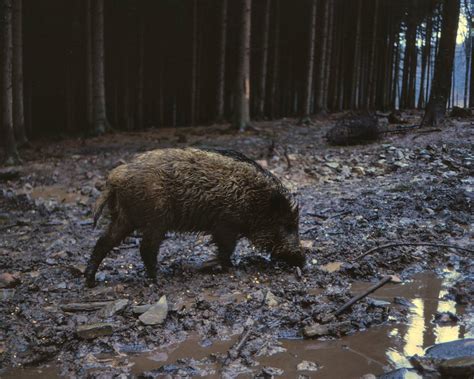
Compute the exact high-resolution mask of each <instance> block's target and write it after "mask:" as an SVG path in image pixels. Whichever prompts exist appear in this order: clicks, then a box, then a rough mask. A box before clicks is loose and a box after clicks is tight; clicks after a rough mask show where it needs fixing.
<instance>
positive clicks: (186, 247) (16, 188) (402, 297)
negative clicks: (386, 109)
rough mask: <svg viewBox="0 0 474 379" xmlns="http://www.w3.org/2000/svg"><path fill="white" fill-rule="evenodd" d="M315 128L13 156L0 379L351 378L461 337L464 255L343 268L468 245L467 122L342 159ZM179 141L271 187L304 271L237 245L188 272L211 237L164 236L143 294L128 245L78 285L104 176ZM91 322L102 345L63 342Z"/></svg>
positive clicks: (4, 196) (467, 320) (473, 156)
mask: <svg viewBox="0 0 474 379" xmlns="http://www.w3.org/2000/svg"><path fill="white" fill-rule="evenodd" d="M413 117H414V118H415V117H417V116H416V115H415V116H413ZM330 124H331V121H330V122H328V123H327V124H326V123H325V124H319V123H316V125H315V126H309V127H296V126H295V125H294V123H293V121H291V120H282V121H280V122H277V123H262V124H261V125H259V129H260V130H259V132H258V133H256V132H249V133H246V134H239V135H233V134H229V133H228V132H227V131H226V129H225V127H213V128H210V129H208V130H205V129H203V128H194V129H189V130H186V131H185V132H186V135H187V136H188V137H187V141H186V143H182V142H179V141H181V140H182V139H180V138H179V136H177V135H176V134H175V133H174V131H172V130H159V131H149V132H145V133H130V134H117V135H111V136H108V137H104V138H96V139H91V140H86V141H73V140H66V141H62V142H60V143H58V144H55V145H54V146H51V145H47V144H45V145H42V144H40V143H38V144H37V145H36V146H35V147H34V150H30V151H25V153H24V154H23V155H24V156H25V157H26V163H25V167H23V168H22V169H21V174H20V176H19V178H17V179H14V180H9V181H5V182H2V183H0V184H1V192H0V235H1V239H0V262H1V263H0V274H1V275H2V277H1V281H0V284H1V285H0V301H1V308H0V320H1V323H0V364H1V370H2V371H0V375H1V377H2V378H3V377H5V378H12V377H25V378H28V377H43V378H51V377H55V376H57V377H64V376H79V377H83V376H89V377H110V376H113V375H119V374H123V375H126V376H132V377H133V376H138V375H142V374H143V373H144V372H147V373H148V374H146V375H145V374H144V375H145V377H147V375H148V377H160V375H161V376H166V375H178V376H179V375H180V376H206V377H212V376H214V377H221V376H223V375H227V376H229V377H235V376H237V375H239V374H240V375H241V376H242V377H253V376H260V377H269V376H272V375H274V376H278V375H282V376H283V377H298V375H307V376H309V377H321V378H324V377H326V378H331V377H340V378H345V377H347V378H353V377H360V376H362V375H364V374H368V373H372V374H375V375H380V374H382V373H383V372H387V371H390V370H392V369H395V368H399V367H410V362H409V361H408V358H409V357H410V356H412V355H415V354H418V355H422V354H424V351H425V348H427V347H428V346H430V345H433V344H437V343H441V342H447V341H450V340H456V339H461V338H469V337H474V336H473V308H472V307H473V299H474V288H473V285H472V283H473V273H474V262H473V259H472V255H471V254H470V253H469V252H467V251H461V250H455V249H447V248H436V247H427V246H418V247H416V246H399V247H392V248H388V249H384V250H381V251H377V252H374V253H373V254H370V255H368V256H366V257H364V258H362V259H358V258H357V257H358V256H359V255H360V254H361V253H363V252H364V251H366V250H368V249H370V248H372V247H374V246H377V245H382V244H384V243H387V242H391V241H402V242H432V243H445V244H453V245H456V246H460V247H464V248H466V249H471V250H472V249H473V247H474V246H473V243H472V239H473V236H474V231H473V220H472V202H473V198H474V196H473V193H474V181H473V179H472V177H473V175H472V174H473V167H474V151H473V147H472V144H471V143H470V142H469V141H472V138H473V137H474V131H473V128H472V126H471V125H470V123H469V122H467V121H466V122H456V123H453V124H452V125H450V126H449V127H447V128H446V129H445V130H444V131H442V132H435V133H428V134H426V135H425V134H423V135H422V137H420V135H417V134H409V133H408V134H406V135H402V136H397V135H393V136H390V137H386V138H384V139H383V140H382V141H380V143H377V144H373V145H364V146H353V147H344V148H334V147H329V146H327V145H326V144H325V143H324V142H323V136H324V134H325V132H326V131H327V129H328V128H329V127H330ZM271 141H274V143H272V142H271ZM185 145H186V146H187V145H192V146H204V145H213V146H220V147H231V148H233V149H237V150H240V151H242V152H244V153H245V154H247V155H248V156H249V157H251V158H253V159H256V160H258V161H259V162H260V163H261V164H262V165H264V166H266V167H268V168H269V169H270V170H271V171H272V172H273V173H274V174H275V175H277V176H278V177H280V178H281V179H282V180H283V181H284V182H285V184H286V185H287V186H288V187H289V188H290V189H291V190H292V191H293V192H294V193H295V194H296V196H297V197H298V200H299V203H300V209H301V219H300V234H301V238H302V243H303V244H304V245H305V247H308V248H311V249H312V250H311V252H310V254H309V256H308V261H309V263H310V265H309V267H308V268H307V269H306V270H303V272H297V271H295V270H294V269H291V268H289V267H286V266H284V265H283V264H275V263H272V262H269V260H268V257H267V256H266V255H265V254H264V253H261V252H258V251H255V250H254V249H253V248H252V247H251V246H249V244H248V243H247V242H246V241H241V242H240V243H239V245H238V248H237V251H236V254H235V256H234V258H233V261H234V267H233V268H231V269H230V270H229V271H228V272H221V271H213V270H212V269H211V270H209V269H206V270H204V269H203V268H205V266H206V262H207V261H209V260H210V259H212V258H213V257H214V254H215V249H214V246H213V245H212V242H211V241H210V239H209V238H208V237H206V236H177V235H174V234H172V235H169V238H168V239H167V240H166V241H165V243H164V244H163V246H162V248H161V250H160V258H159V261H160V262H159V268H158V283H157V284H151V283H149V282H148V281H147V280H146V278H145V275H144V268H143V264H142V262H141V261H140V259H139V254H138V245H139V241H140V238H141V236H140V235H138V234H136V235H134V236H132V237H130V238H128V239H127V240H125V241H124V243H123V244H122V245H121V246H120V247H119V248H117V249H115V250H114V252H112V253H111V254H110V255H109V257H108V258H106V260H105V261H104V264H103V265H102V266H101V267H100V269H99V272H98V275H97V280H98V282H99V285H98V286H97V287H96V288H93V289H87V288H85V287H84V280H83V277H82V273H83V270H84V268H85V263H86V261H87V259H88V257H89V254H90V250H91V248H92V247H93V245H94V243H95V241H96V239H97V238H98V236H99V235H100V230H101V228H103V227H104V225H105V220H104V221H102V223H101V224H100V225H99V228H98V229H95V230H94V229H93V228H92V225H91V224H92V222H91V218H90V211H91V205H92V204H93V203H94V201H95V199H96V198H97V197H98V196H99V194H100V191H101V190H102V189H103V185H104V177H105V175H106V173H107V172H108V170H110V169H111V168H113V167H115V166H117V165H119V164H121V162H124V161H127V160H128V159H129V158H130V157H131V156H133V154H135V153H137V152H141V151H146V150H149V149H152V148H158V147H166V146H185ZM385 275H397V276H398V277H399V278H400V283H388V284H386V285H385V286H383V287H382V288H380V289H378V290H377V291H375V292H374V293H372V294H370V295H369V296H368V297H366V298H364V299H362V300H360V301H359V302H357V303H356V304H354V305H353V306H352V307H351V308H350V309H349V310H347V311H346V312H344V313H343V314H341V315H340V316H338V317H337V319H336V321H337V323H338V325H340V326H341V327H338V328H333V329H331V331H330V332H328V334H327V335H323V336H320V337H318V338H313V339H304V338H303V334H302V330H303V328H304V327H306V326H308V325H313V324H315V323H321V324H324V323H326V322H328V321H327V320H328V316H330V315H331V314H332V313H333V312H334V311H335V310H337V309H338V308H339V307H340V306H341V305H343V304H344V303H345V302H347V301H348V300H349V299H350V298H351V297H352V296H354V295H357V294H359V293H361V292H362V291H364V290H365V289H367V288H368V287H370V286H371V285H373V284H374V283H375V282H376V281H377V280H378V279H380V278H382V277H383V276H385ZM163 295H166V298H167V302H168V311H167V315H166V319H165V321H164V322H163V323H162V324H159V325H154V326H149V325H144V324H143V323H142V322H141V321H140V319H139V318H138V317H139V315H138V314H137V313H136V312H135V311H134V309H135V308H134V307H135V306H137V305H146V304H154V303H156V302H158V300H159V299H160V298H161V297H162V296H163ZM117 300H122V301H123V300H127V301H125V302H124V304H125V303H126V304H127V305H126V306H124V307H122V308H120V310H118V311H117V312H115V313H114V312H112V313H104V311H103V310H102V309H98V308H95V309H91V310H72V311H71V308H70V307H69V308H68V307H67V306H68V305H69V304H71V303H76V304H77V303H79V304H90V303H91V302H109V303H110V302H112V301H117ZM330 322H333V321H330ZM97 323H101V325H102V324H104V323H105V324H107V325H106V326H107V328H106V330H107V331H106V332H103V330H105V329H102V332H101V333H105V334H106V335H104V334H102V335H97V336H96V337H93V338H90V339H84V338H81V337H80V334H78V327H79V326H81V325H82V326H83V325H90V324H92V325H95V324H97ZM249 327H251V328H252V333H250V334H249V337H248V339H247V340H246V341H245V343H243V344H242V346H241V348H240V349H239V351H238V354H237V355H236V356H232V359H229V356H230V354H229V351H231V349H232V347H233V346H235V344H236V343H237V342H238V341H239V340H240V339H241V338H242V335H243V333H244V331H245V330H246V329H247V328H249ZM109 331H110V333H109ZM341 361H342V362H344V363H345V364H344V365H341V364H340V362H341ZM298 367H299V368H300V369H299V370H298Z"/></svg>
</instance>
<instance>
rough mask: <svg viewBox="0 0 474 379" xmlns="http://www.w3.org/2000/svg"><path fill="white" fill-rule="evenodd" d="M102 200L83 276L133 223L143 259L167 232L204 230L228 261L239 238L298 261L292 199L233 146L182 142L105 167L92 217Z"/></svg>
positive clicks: (299, 253) (295, 208) (301, 260)
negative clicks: (104, 219)
mask: <svg viewBox="0 0 474 379" xmlns="http://www.w3.org/2000/svg"><path fill="white" fill-rule="evenodd" d="M105 205H108V208H109V210H110V213H111V219H112V222H111V224H110V225H109V229H108V231H107V232H106V233H105V234H104V236H103V237H101V238H102V239H99V241H98V243H97V245H96V248H95V249H94V253H93V259H91V262H92V263H90V265H89V266H90V267H91V268H90V269H88V274H87V275H88V277H89V278H91V276H92V273H94V274H95V270H96V269H97V268H96V267H95V266H97V262H99V263H100V260H102V259H103V258H98V257H102V256H105V254H106V252H105V253H104V251H105V250H107V249H108V250H110V249H111V248H112V247H113V246H116V245H117V244H118V243H120V241H121V240H122V239H123V238H125V237H126V236H127V235H128V234H130V233H131V232H132V231H133V230H140V231H141V232H142V233H143V235H144V238H143V242H142V247H141V249H140V252H141V253H142V258H143V259H144V261H145V265H146V266H147V262H146V260H147V256H148V255H150V254H152V253H150V251H152V250H154V249H155V248H156V249H157V248H158V247H159V244H160V243H161V241H162V239H163V238H164V236H165V234H166V233H167V232H182V233H188V232H191V233H193V232H194V233H198V232H204V233H209V234H211V235H212V236H213V239H214V241H215V242H216V245H217V247H218V250H219V255H220V256H224V259H227V260H230V254H231V253H232V251H233V249H234V247H235V244H236V242H237V240H238V239H239V238H240V237H246V238H248V239H249V240H250V241H251V242H253V244H254V245H256V247H259V248H261V249H265V250H269V251H271V252H272V255H273V256H274V257H277V258H282V259H284V260H286V261H288V262H290V263H293V264H298V265H301V264H303V263H304V256H303V253H302V250H301V249H300V246H299V237H298V219H299V211H298V206H297V204H296V201H295V199H294V198H293V196H292V195H291V194H290V192H289V191H288V190H287V189H286V188H285V187H284V186H283V185H282V183H281V182H280V180H278V178H276V177H275V176H274V175H273V174H272V173H271V172H269V171H268V170H265V169H264V168H263V167H261V166H260V165H258V164H257V163H256V162H254V161H253V160H251V159H249V158H247V157H246V156H245V155H243V154H241V153H239V152H236V151H232V150H216V149H196V148H184V149H160V150H154V151H149V152H147V153H144V154H141V155H139V156H137V157H136V158H135V159H133V160H132V161H131V162H130V163H128V164H124V165H121V166H118V167H116V168H115V169H113V170H112V171H111V172H110V174H109V176H108V179H107V189H106V190H105V191H104V193H103V194H102V195H101V196H100V198H99V199H98V201H97V204H96V206H95V210H94V224H95V223H96V222H97V220H98V218H99V216H100V213H101V211H102V210H103V209H104V207H105ZM94 257H96V258H94ZM150 264H151V263H150V262H148V266H150ZM148 266H147V269H148V268H149V267H148ZM150 270H151V269H150ZM150 270H149V271H150Z"/></svg>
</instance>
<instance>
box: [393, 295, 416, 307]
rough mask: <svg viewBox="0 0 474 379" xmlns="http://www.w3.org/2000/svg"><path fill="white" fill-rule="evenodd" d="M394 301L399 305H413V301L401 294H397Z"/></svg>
mask: <svg viewBox="0 0 474 379" xmlns="http://www.w3.org/2000/svg"><path fill="white" fill-rule="evenodd" d="M393 302H394V303H395V304H398V305H402V306H404V307H411V306H413V303H412V302H411V301H410V300H407V299H405V298H404V297H401V296H396V297H394V298H393Z"/></svg>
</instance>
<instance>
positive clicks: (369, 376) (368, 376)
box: [360, 374, 377, 379]
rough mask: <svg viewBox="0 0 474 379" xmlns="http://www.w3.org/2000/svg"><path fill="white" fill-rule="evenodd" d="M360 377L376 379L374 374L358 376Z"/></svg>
mask: <svg viewBox="0 0 474 379" xmlns="http://www.w3.org/2000/svg"><path fill="white" fill-rule="evenodd" d="M360 379H377V377H376V376H375V375H374V374H365V375H362V376H361V377H360Z"/></svg>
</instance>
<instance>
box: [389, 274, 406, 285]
mask: <svg viewBox="0 0 474 379" xmlns="http://www.w3.org/2000/svg"><path fill="white" fill-rule="evenodd" d="M390 277H391V279H390V282H391V283H397V284H398V283H403V281H402V280H401V279H400V277H399V276H398V275H390Z"/></svg>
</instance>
